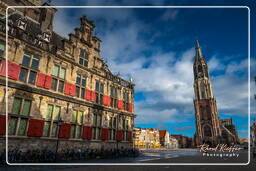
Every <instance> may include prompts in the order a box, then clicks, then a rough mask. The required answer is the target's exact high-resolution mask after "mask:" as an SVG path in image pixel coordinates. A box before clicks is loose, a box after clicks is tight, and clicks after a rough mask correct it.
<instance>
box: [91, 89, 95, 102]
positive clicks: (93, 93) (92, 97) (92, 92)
mask: <svg viewBox="0 0 256 171" xmlns="http://www.w3.org/2000/svg"><path fill="white" fill-rule="evenodd" d="M91 101H92V102H94V101H95V91H93V90H92V91H91Z"/></svg>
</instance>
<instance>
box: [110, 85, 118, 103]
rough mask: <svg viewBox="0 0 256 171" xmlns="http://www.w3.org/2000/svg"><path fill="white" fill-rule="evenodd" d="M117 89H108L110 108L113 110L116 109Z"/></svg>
mask: <svg viewBox="0 0 256 171" xmlns="http://www.w3.org/2000/svg"><path fill="white" fill-rule="evenodd" d="M117 100H118V99H117V88H116V87H111V88H110V106H111V107H113V108H117Z"/></svg>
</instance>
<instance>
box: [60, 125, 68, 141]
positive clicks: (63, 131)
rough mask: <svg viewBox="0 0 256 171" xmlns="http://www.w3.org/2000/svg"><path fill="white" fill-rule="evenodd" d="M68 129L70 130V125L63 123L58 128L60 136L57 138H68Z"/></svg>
mask: <svg viewBox="0 0 256 171" xmlns="http://www.w3.org/2000/svg"><path fill="white" fill-rule="evenodd" d="M70 129H71V124H68V123H64V124H62V125H61V126H60V134H59V138H69V136H70Z"/></svg>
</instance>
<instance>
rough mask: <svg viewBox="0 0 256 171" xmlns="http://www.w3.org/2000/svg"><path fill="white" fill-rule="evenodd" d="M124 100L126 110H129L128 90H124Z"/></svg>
mask: <svg viewBox="0 0 256 171" xmlns="http://www.w3.org/2000/svg"><path fill="white" fill-rule="evenodd" d="M123 100H124V110H127V111H128V110H129V93H128V92H124V95H123Z"/></svg>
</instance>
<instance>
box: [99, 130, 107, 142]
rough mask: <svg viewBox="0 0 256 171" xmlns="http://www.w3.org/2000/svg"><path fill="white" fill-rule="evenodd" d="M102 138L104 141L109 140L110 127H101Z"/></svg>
mask: <svg viewBox="0 0 256 171" xmlns="http://www.w3.org/2000/svg"><path fill="white" fill-rule="evenodd" d="M101 140H102V141H106V140H108V128H102V129H101Z"/></svg>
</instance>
